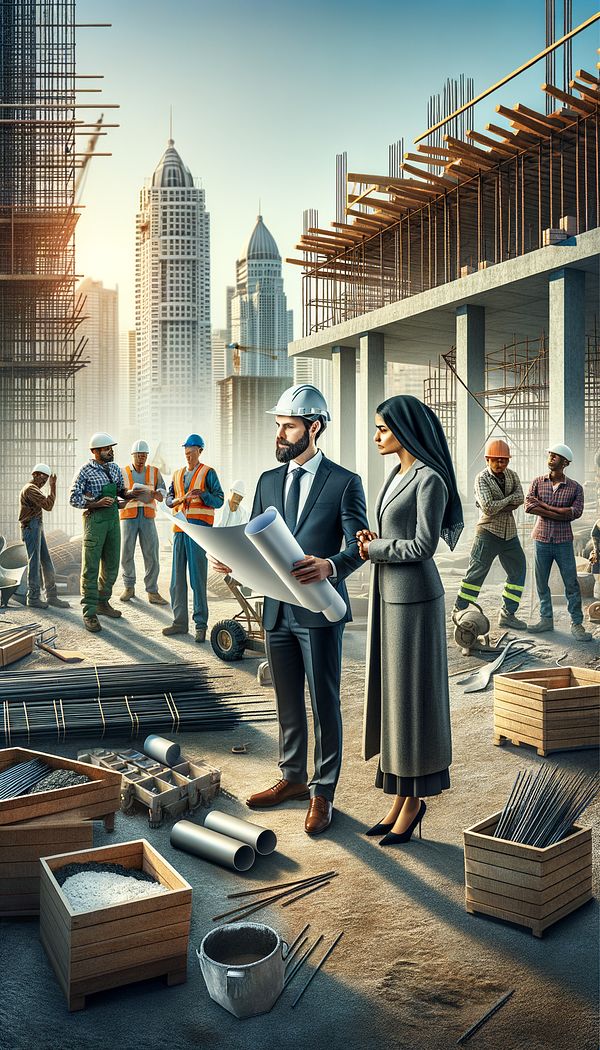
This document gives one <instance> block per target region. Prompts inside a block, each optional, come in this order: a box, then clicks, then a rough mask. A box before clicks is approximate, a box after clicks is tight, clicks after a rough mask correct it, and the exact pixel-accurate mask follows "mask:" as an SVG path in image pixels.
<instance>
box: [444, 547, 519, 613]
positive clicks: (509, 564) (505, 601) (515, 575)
mask: <svg viewBox="0 0 600 1050" xmlns="http://www.w3.org/2000/svg"><path fill="white" fill-rule="evenodd" d="M496 558H498V560H499V562H500V564H501V566H502V568H503V569H504V571H505V573H506V582H505V584H504V590H503V592H502V606H503V608H504V610H505V611H506V612H507V613H513V614H515V613H516V612H517V609H518V608H519V604H520V601H521V598H522V596H523V588H524V585H525V573H526V571H527V563H526V561H525V554H524V552H523V548H522V546H521V542H520V540H519V537H518V536H513V538H512V539H511V540H503V539H501V538H500V537H499V536H494V534H493V533H492V532H488V531H487V529H478V530H477V532H476V534H475V541H474V543H473V547H472V548H471V557H470V559H469V564H468V566H467V571H466V574H465V577H464V579H463V581H462V583H461V585H460V590H459V592H458V597H457V599H456V601H455V603H454V605H455V608H457V609H466V608H467V607H468V605H469V602H478V601H479V592H480V590H481V588H482V585H483V582H484V580H485V578H486V576H487V574H488V572H489V571H490V569H491V567H492V563H493V562H494V561H495V559H496Z"/></svg>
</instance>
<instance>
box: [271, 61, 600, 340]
mask: <svg viewBox="0 0 600 1050" xmlns="http://www.w3.org/2000/svg"><path fill="white" fill-rule="evenodd" d="M576 76H577V79H576V80H573V81H571V83H570V91H569V92H565V91H563V90H562V89H561V88H558V87H555V86H554V85H552V84H544V85H543V89H544V92H545V94H546V96H547V97H550V98H551V99H552V100H553V103H554V105H557V104H558V108H557V109H555V110H554V111H553V112H552V113H551V114H550V115H546V114H544V113H542V112H540V111H538V110H534V109H530V108H529V107H527V106H524V105H522V104H521V103H517V104H516V105H515V106H514V107H513V108H512V109H509V108H507V107H505V106H502V105H499V106H497V107H496V111H497V113H498V114H499V115H500V117H502V118H504V119H505V120H507V121H508V122H509V125H508V126H502V125H500V124H495V123H490V124H487V125H486V132H487V134H480V133H479V132H476V131H472V130H469V131H467V132H466V139H467V140H468V141H463V140H462V139H460V138H456V137H454V136H453V135H451V134H445V135H444V145H443V146H435V145H431V143H430V142H428V143H426V144H424V145H419V146H417V147H416V148H417V152H416V153H407V154H405V163H404V164H403V165H402V174H401V177H391V176H389V175H370V174H363V173H359V172H358V173H357V172H350V173H348V176H347V183H348V192H347V207H346V218H345V220H344V221H343V222H342V221H340V219H339V218H338V219H337V220H336V221H335V222H332V223H331V229H329V230H326V229H319V230H309V231H308V232H307V233H304V234H303V235H302V237H301V240H300V243H299V244H297V245H296V247H297V248H298V249H300V251H301V252H302V253H303V257H302V258H301V259H298V258H296V259H294V258H292V259H288V260H287V261H288V262H291V263H293V264H294V265H298V266H302V267H303V269H304V271H305V272H304V275H303V334H304V336H308V335H310V334H312V333H314V332H318V331H320V330H323V329H326V328H329V327H331V326H332V325H336V324H340V323H342V322H344V321H348V320H350V319H352V318H355V317H359V316H361V315H363V314H366V313H369V312H371V311H373V310H377V309H379V308H381V307H383V306H386V305H388V304H391V303H395V302H398V301H399V300H402V299H405V298H406V297H408V296H412V295H416V294H418V293H420V292H424V291H428V290H430V289H432V288H435V287H438V286H440V285H442V284H446V283H448V282H450V281H453V280H456V279H457V278H460V277H464V276H466V275H468V274H470V273H473V272H475V271H477V270H481V269H486V268H487V267H489V266H492V265H494V264H497V263H500V262H504V261H506V260H509V259H513V258H516V257H518V256H522V255H525V254H527V253H528V252H532V251H535V250H536V249H538V248H541V247H543V246H544V245H546V244H554V243H557V242H559V241H560V240H564V239H565V238H567V237H569V236H573V235H576V234H580V233H583V232H586V231H588V230H592V229H595V228H597V227H598V226H599V225H600V180H599V174H598V173H599V170H600V164H599V113H600V80H599V79H598V78H597V77H596V76H594V75H593V74H591V73H587V72H586V71H585V70H578V71H577V74H576ZM430 132H431V133H434V132H435V126H434V127H433V128H431V129H430ZM430 132H428V133H427V134H428V136H429V137H431V134H430ZM432 168H435V169H436V173H434V172H433V170H431V169H432ZM307 253H311V255H312V259H311V256H310V255H308V254H307ZM315 256H316V257H317V261H314V259H315ZM309 259H310V260H311V261H308V262H307V260H309Z"/></svg>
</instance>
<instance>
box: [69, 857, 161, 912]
mask: <svg viewBox="0 0 600 1050" xmlns="http://www.w3.org/2000/svg"><path fill="white" fill-rule="evenodd" d="M54 877H55V878H56V880H57V882H58V884H59V885H60V886H61V887H62V891H63V893H64V894H65V896H66V897H67V900H68V901H69V904H70V905H71V907H72V908H73V910H74V911H77V912H85V911H93V909H94V908H107V907H111V906H114V905H115V904H125V903H127V902H128V901H132V900H140V899H141V898H143V897H155V896H158V895H159V894H161V893H168V892H169V888H168V886H163V885H162V883H160V882H156V880H155V879H153V878H152V876H151V875H147V874H146V872H145V871H139V870H138V869H136V868H125V867H123V865H121V864H96V863H90V864H67V865H66V866H65V867H64V868H60V869H59V870H58V871H56V872H54Z"/></svg>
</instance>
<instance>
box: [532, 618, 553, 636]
mask: <svg viewBox="0 0 600 1050" xmlns="http://www.w3.org/2000/svg"><path fill="white" fill-rule="evenodd" d="M527 630H528V631H531V633H532V634H542V633H543V632H544V631H553V630H554V620H553V619H552V617H551V616H540V618H539V620H538V622H537V623H529V624H527Z"/></svg>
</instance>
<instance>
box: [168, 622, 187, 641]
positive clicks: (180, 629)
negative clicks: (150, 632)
mask: <svg viewBox="0 0 600 1050" xmlns="http://www.w3.org/2000/svg"><path fill="white" fill-rule="evenodd" d="M187 633H188V628H187V624H185V623H177V621H176V620H175V621H174V622H173V623H172V624H171V625H170V626H169V627H163V634H166V635H167V637H169V636H170V635H172V634H187Z"/></svg>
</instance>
